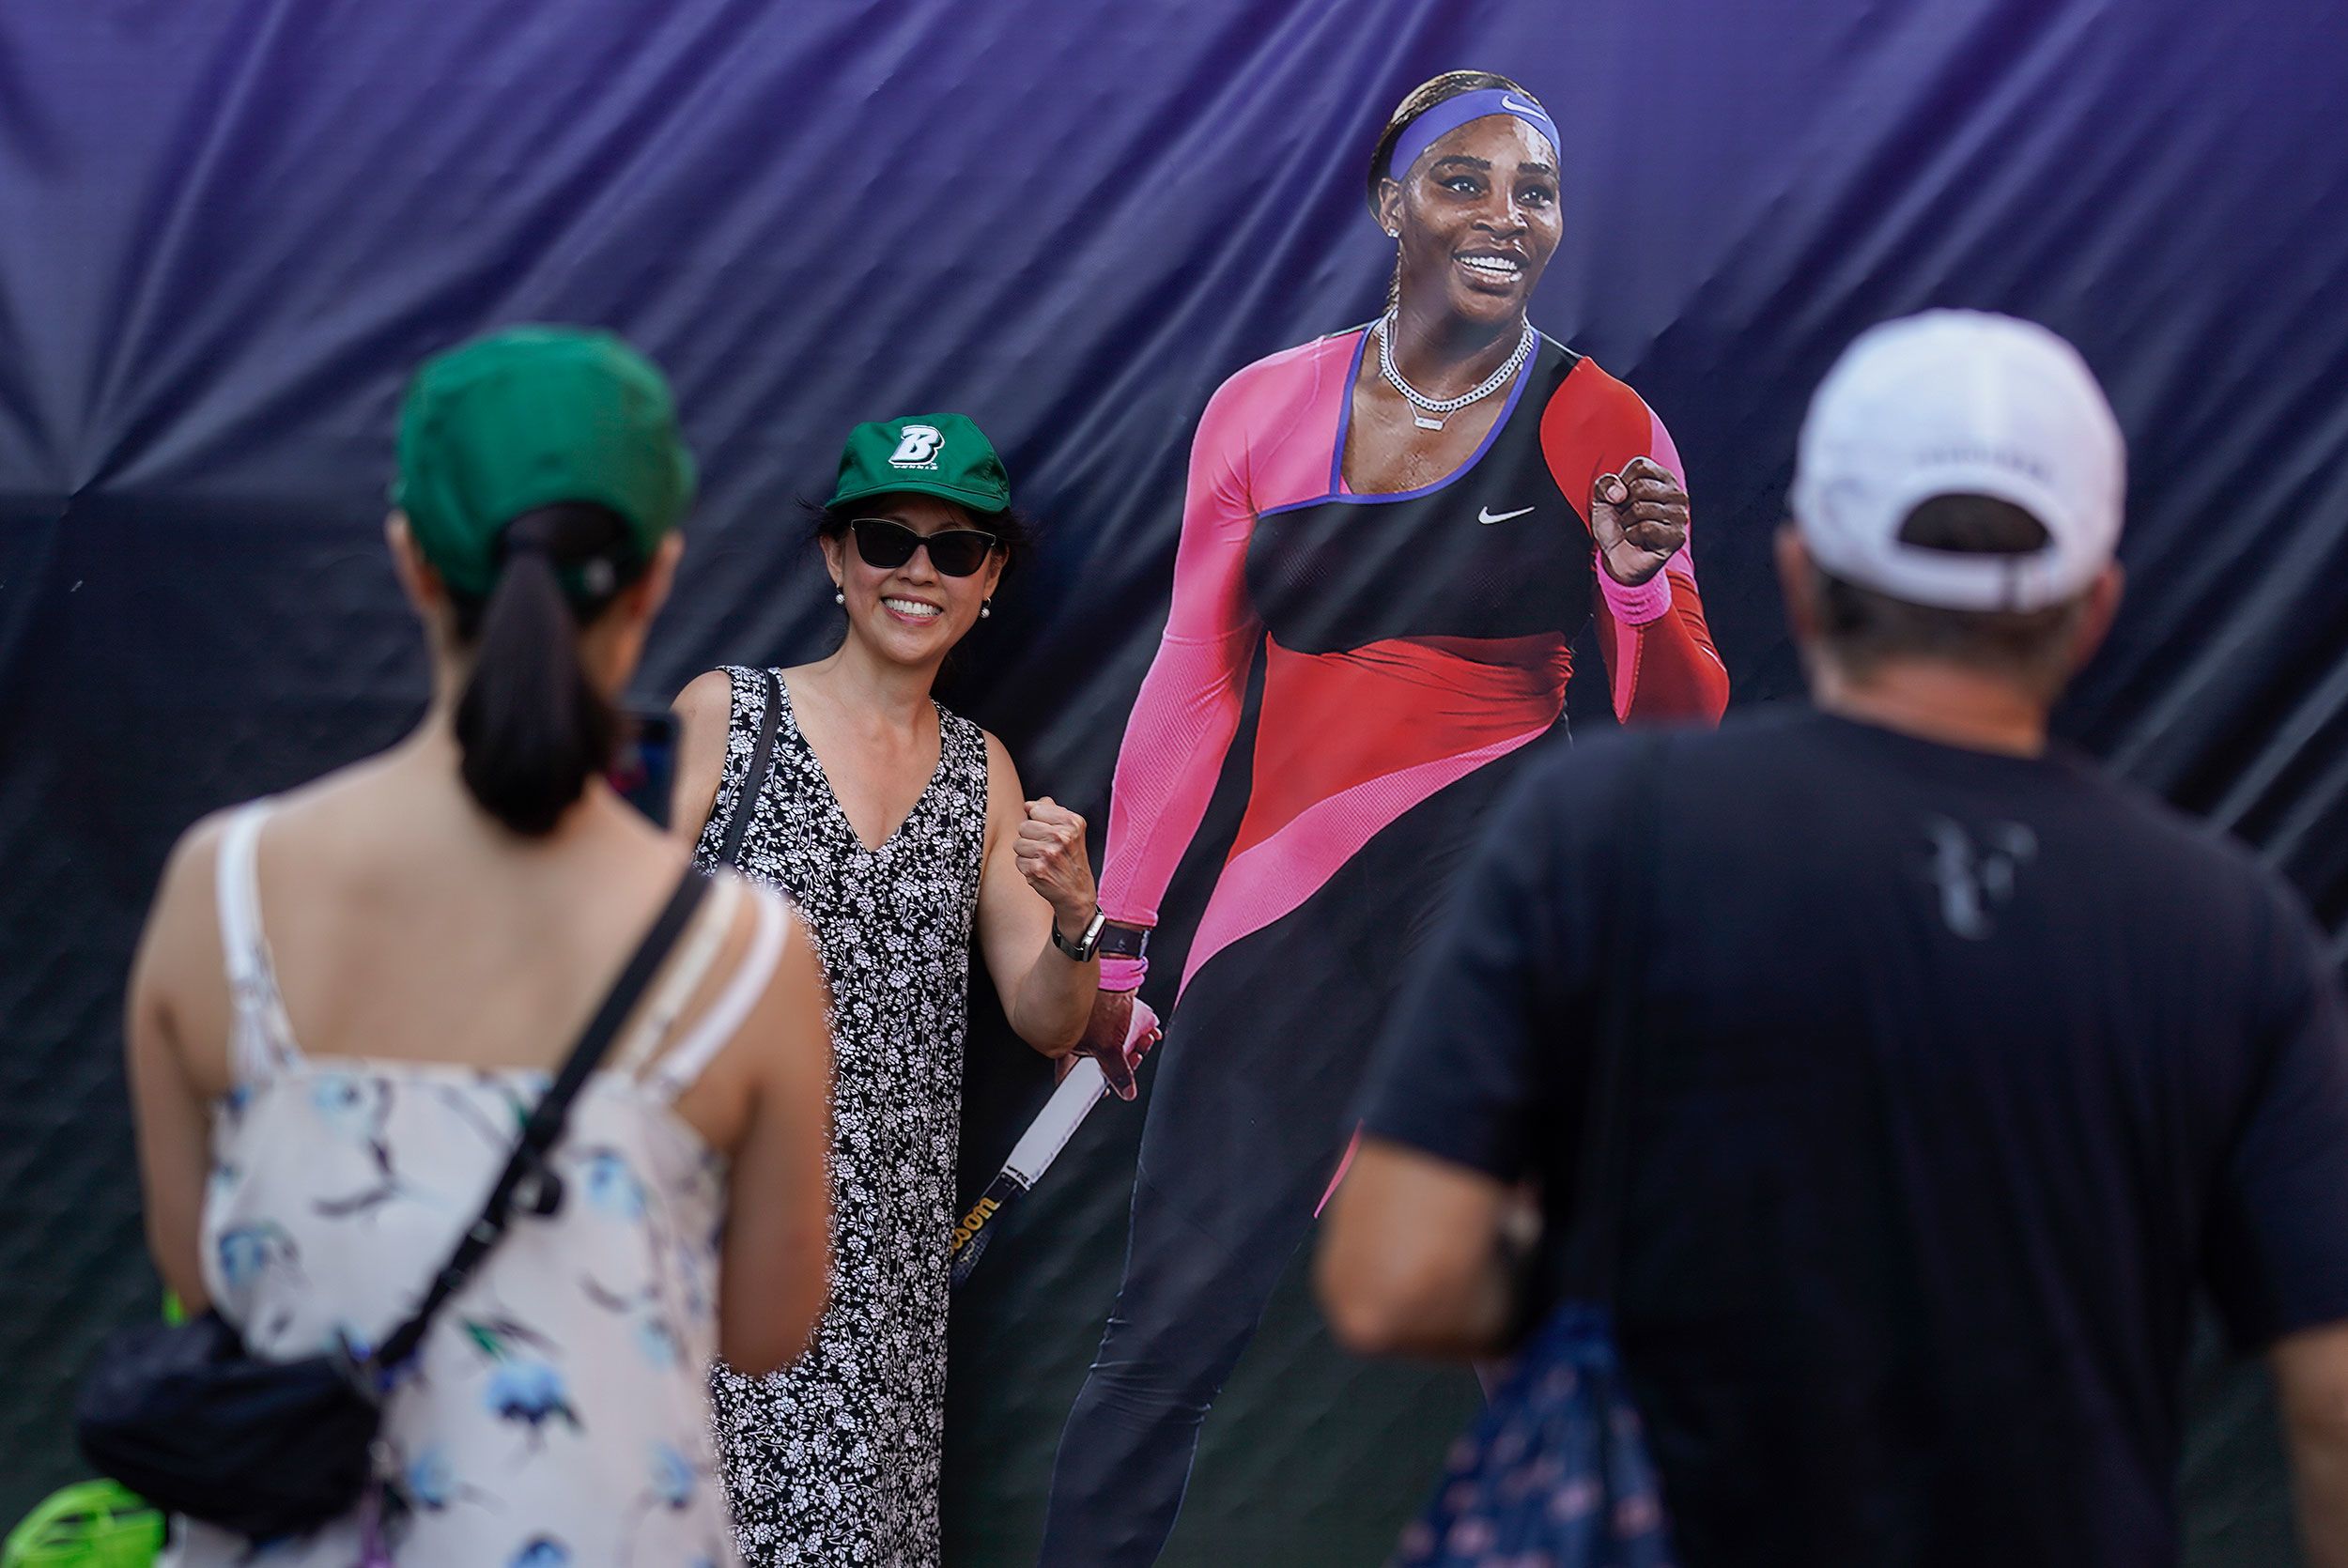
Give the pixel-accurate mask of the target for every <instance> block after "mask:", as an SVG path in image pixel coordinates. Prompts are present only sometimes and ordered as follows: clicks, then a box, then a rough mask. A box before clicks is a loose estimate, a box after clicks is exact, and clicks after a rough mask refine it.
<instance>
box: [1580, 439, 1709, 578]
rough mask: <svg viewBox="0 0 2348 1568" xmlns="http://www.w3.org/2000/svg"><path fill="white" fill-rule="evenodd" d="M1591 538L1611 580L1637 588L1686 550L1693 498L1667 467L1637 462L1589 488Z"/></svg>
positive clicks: (1602, 476) (1649, 461)
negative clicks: (1689, 512)
mask: <svg viewBox="0 0 2348 1568" xmlns="http://www.w3.org/2000/svg"><path fill="white" fill-rule="evenodd" d="M1590 536H1591V537H1592V538H1594V539H1596V540H1597V541H1598V558H1599V560H1600V561H1604V562H1605V563H1606V575H1607V576H1610V577H1612V578H1614V580H1615V581H1616V582H1618V583H1620V584H1622V585H1623V586H1624V587H1625V588H1636V587H1638V586H1639V585H1640V584H1641V583H1643V582H1645V581H1646V580H1647V579H1648V578H1650V577H1652V576H1655V574H1656V573H1658V572H1660V571H1661V570H1662V569H1663V563H1664V562H1665V561H1669V560H1670V559H1671V558H1672V557H1673V556H1675V555H1677V554H1678V553H1679V551H1680V550H1681V549H1682V548H1683V547H1685V546H1686V545H1687V543H1688V492H1687V491H1685V490H1683V489H1681V488H1680V487H1679V481H1678V480H1676V479H1674V478H1673V477H1672V474H1671V470H1670V469H1666V468H1664V467H1663V465H1662V464H1661V463H1658V462H1657V461H1655V459H1653V458H1652V457H1633V458H1632V459H1631V460H1630V462H1628V463H1625V464H1624V465H1623V466H1622V472H1620V473H1602V474H1599V476H1598V483H1596V484H1593V485H1591V486H1590Z"/></svg>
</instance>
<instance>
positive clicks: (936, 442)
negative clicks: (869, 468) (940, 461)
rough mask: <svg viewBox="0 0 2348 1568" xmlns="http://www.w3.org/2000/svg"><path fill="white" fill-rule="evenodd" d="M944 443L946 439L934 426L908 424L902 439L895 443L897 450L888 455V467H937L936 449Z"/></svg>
mask: <svg viewBox="0 0 2348 1568" xmlns="http://www.w3.org/2000/svg"><path fill="white" fill-rule="evenodd" d="M945 443H946V438H945V437H944V436H942V435H940V434H939V433H938V430H937V427H936V426H935V425H934V424H908V425H906V426H905V429H904V437H903V438H901V439H899V441H898V442H897V450H896V451H894V452H892V453H889V454H888V466H889V467H890V468H892V469H934V468H935V467H937V449H938V448H939V447H941V446H943V445H944V444H945Z"/></svg>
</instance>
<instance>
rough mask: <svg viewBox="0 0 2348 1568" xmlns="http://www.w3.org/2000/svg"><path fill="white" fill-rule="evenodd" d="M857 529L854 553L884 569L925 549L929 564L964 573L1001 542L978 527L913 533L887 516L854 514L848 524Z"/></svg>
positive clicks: (976, 566)
mask: <svg viewBox="0 0 2348 1568" xmlns="http://www.w3.org/2000/svg"><path fill="white" fill-rule="evenodd" d="M848 527H849V528H850V529H852V530H855V532H856V553H857V555H859V556H862V557H863V558H864V564H865V565H867V566H877V567H879V568H880V569H881V570H882V571H884V572H886V571H888V570H890V569H891V568H893V567H898V566H903V565H904V563H905V562H906V561H911V560H912V559H913V552H914V551H916V550H919V549H926V550H928V551H929V552H930V564H931V565H933V566H935V567H936V568H937V569H938V571H940V572H941V573H943V574H945V575H946V576H950V577H966V576H969V575H970V574H971V573H973V572H975V571H977V570H978V569H979V568H980V567H981V566H983V565H985V564H986V558H987V557H988V556H989V555H992V554H993V553H994V551H995V548H996V546H997V545H998V544H1000V543H1001V541H999V540H997V539H996V537H995V536H994V535H993V534H991V533H988V532H986V531H985V530H981V529H975V528H948V529H940V530H937V531H936V532H935V533H916V532H914V531H913V530H911V529H909V528H907V527H905V526H904V524H903V523H893V522H890V521H889V520H888V518H886V517H857V518H856V519H855V520H853V521H852V522H850V523H849V524H848Z"/></svg>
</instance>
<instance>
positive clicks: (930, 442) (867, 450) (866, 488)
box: [830, 414, 1011, 515]
mask: <svg viewBox="0 0 2348 1568" xmlns="http://www.w3.org/2000/svg"><path fill="white" fill-rule="evenodd" d="M900 490H912V491H917V492H919V494H921V495H925V496H940V497H943V498H944V499H945V500H950V501H955V502H958V503H960V504H961V505H963V506H966V507H968V508H969V509H970V510H971V511H973V512H980V513H985V514H988V515H992V514H994V513H997V512H1001V511H1004V510H1006V509H1008V508H1009V507H1010V505H1011V475H1010V474H1009V473H1008V472H1007V471H1005V469H1004V468H1003V460H1002V458H1000V457H998V456H996V453H995V443H994V442H992V441H990V440H988V439H987V438H986V436H985V434H984V432H982V431H981V430H980V429H979V427H978V426H977V425H976V424H973V423H971V422H970V419H969V417H968V416H967V415H965V414H907V415H906V416H905V417H904V418H903V419H891V420H876V421H874V422H873V423H870V424H859V425H857V427H856V428H855V429H854V430H851V431H849V432H848V444H847V445H846V446H844V447H842V448H841V449H840V487H839V488H838V489H836V490H834V491H833V492H832V496H831V502H830V504H831V505H833V506H842V505H844V504H846V503H847V502H849V501H852V500H863V499H864V498H865V497H867V496H881V495H888V494H890V493H891V492H894V491H900Z"/></svg>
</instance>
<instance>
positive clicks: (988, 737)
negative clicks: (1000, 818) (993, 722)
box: [979, 730, 1024, 816]
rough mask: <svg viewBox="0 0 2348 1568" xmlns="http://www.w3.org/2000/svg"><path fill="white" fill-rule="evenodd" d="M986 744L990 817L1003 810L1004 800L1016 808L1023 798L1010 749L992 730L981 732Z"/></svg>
mask: <svg viewBox="0 0 2348 1568" xmlns="http://www.w3.org/2000/svg"><path fill="white" fill-rule="evenodd" d="M979 734H980V736H981V738H982V739H984V740H985V742H986V791H987V814H988V815H990V816H992V815H993V814H994V813H995V812H996V811H999V810H1001V809H1002V808H1003V803H1004V801H1005V799H1009V800H1010V802H1011V803H1012V806H1013V807H1017V806H1018V804H1019V803H1020V801H1021V800H1022V799H1023V798H1024V797H1023V796H1022V794H1021V785H1020V783H1019V764H1018V763H1016V762H1014V761H1012V760H1011V747H1009V746H1005V745H1004V744H1003V743H1002V739H1001V737H999V736H997V735H996V733H995V731H993V730H980V731H979Z"/></svg>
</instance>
